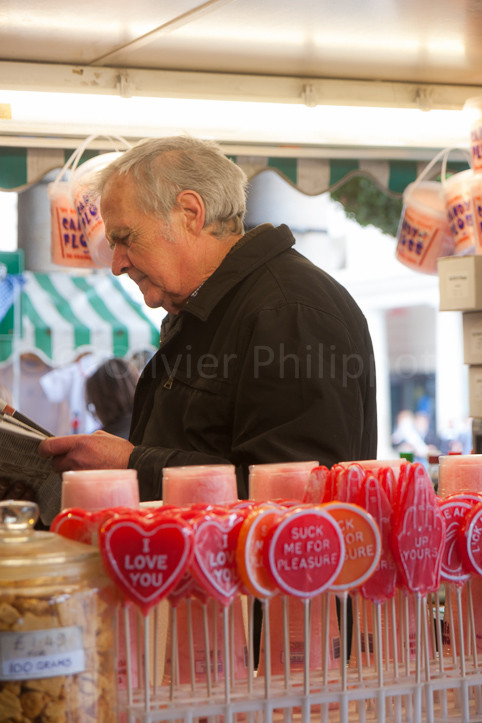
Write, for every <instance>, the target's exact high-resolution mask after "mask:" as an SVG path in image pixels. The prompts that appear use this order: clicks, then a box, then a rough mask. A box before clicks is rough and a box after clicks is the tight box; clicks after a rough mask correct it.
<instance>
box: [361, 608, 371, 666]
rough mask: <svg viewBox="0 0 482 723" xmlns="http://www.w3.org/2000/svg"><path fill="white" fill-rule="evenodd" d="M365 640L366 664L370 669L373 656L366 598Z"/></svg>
mask: <svg viewBox="0 0 482 723" xmlns="http://www.w3.org/2000/svg"><path fill="white" fill-rule="evenodd" d="M362 607H363V628H364V633H363V640H364V641H365V660H366V666H367V669H368V670H369V669H370V667H371V664H372V663H371V656H370V636H369V634H368V611H367V602H366V600H365V599H364V600H363V605H362Z"/></svg>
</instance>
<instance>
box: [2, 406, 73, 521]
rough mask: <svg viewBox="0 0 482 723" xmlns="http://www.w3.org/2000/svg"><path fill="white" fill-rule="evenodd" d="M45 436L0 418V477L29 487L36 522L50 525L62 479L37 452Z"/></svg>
mask: <svg viewBox="0 0 482 723" xmlns="http://www.w3.org/2000/svg"><path fill="white" fill-rule="evenodd" d="M47 436H49V435H47V434H44V433H43V432H41V431H39V430H38V429H36V428H35V427H34V426H30V425H28V424H26V423H24V422H21V421H19V420H18V419H15V418H14V417H12V416H9V415H6V414H0V477H5V478H6V479H9V480H12V482H15V481H17V480H19V481H22V482H24V483H25V484H27V485H29V486H30V487H31V488H32V489H33V490H34V492H35V501H36V502H37V504H38V506H39V511H40V519H41V520H42V522H43V523H44V525H48V526H49V525H50V524H51V522H52V520H53V519H54V517H55V515H57V514H58V513H59V512H60V501H61V492H62V478H61V476H60V475H59V474H58V473H57V472H54V470H53V469H52V464H51V460H50V459H46V458H44V457H40V456H39V454H38V453H37V448H38V445H39V443H40V441H41V440H42V439H46V437H47Z"/></svg>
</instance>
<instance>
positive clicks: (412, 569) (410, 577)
mask: <svg viewBox="0 0 482 723" xmlns="http://www.w3.org/2000/svg"><path fill="white" fill-rule="evenodd" d="M400 492H401V494H399V502H398V504H397V508H396V512H395V515H394V525H393V530H392V538H391V539H392V549H393V552H394V556H395V559H396V560H397V563H398V565H399V571H400V573H401V576H402V580H403V582H404V584H405V586H406V587H407V588H408V590H410V592H413V593H418V594H419V595H426V594H427V593H428V592H435V591H436V590H438V588H439V586H440V567H441V564H442V556H443V551H444V546H445V524H444V520H443V516H442V512H441V510H440V507H439V505H438V502H437V497H436V495H435V492H434V489H433V486H432V482H431V480H430V478H429V476H428V475H427V473H426V471H425V469H424V467H423V466H422V465H421V464H412V465H411V466H410V469H409V470H408V475H407V478H406V482H404V484H403V487H402V489H401V491H400Z"/></svg>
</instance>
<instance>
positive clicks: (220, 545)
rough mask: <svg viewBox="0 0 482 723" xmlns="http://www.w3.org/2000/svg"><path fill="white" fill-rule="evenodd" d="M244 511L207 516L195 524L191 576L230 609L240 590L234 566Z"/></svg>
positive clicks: (238, 577) (236, 570)
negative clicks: (229, 606)
mask: <svg viewBox="0 0 482 723" xmlns="http://www.w3.org/2000/svg"><path fill="white" fill-rule="evenodd" d="M242 512H243V510H232V511H231V512H227V511H226V510H224V514H212V513H211V514H206V516H205V517H204V519H201V520H199V521H198V520H196V523H195V532H194V557H193V561H192V564H191V572H192V575H193V577H194V578H195V579H196V580H197V582H198V583H199V585H201V587H203V588H204V589H205V590H206V591H207V592H208V593H209V594H210V595H211V596H212V597H214V598H216V599H217V600H218V601H219V602H220V603H221V604H222V605H225V606H226V605H229V603H230V602H231V601H232V600H233V598H234V596H235V595H236V594H237V593H238V592H239V589H240V587H241V578H240V576H239V573H238V568H237V565H236V547H237V542H238V535H239V532H240V529H241V525H242V523H243V521H244V518H245V515H244V514H242Z"/></svg>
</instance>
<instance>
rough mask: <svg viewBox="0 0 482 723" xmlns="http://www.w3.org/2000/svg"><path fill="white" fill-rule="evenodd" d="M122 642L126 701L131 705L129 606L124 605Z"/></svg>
mask: <svg viewBox="0 0 482 723" xmlns="http://www.w3.org/2000/svg"><path fill="white" fill-rule="evenodd" d="M124 641H125V646H126V673H127V699H128V702H129V705H130V706H131V705H132V696H133V691H132V658H131V629H130V617H129V605H126V604H125V605H124Z"/></svg>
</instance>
